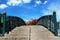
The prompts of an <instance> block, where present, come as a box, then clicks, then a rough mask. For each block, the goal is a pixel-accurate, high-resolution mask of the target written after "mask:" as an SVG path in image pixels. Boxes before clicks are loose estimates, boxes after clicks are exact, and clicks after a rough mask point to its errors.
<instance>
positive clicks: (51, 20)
mask: <svg viewBox="0 0 60 40" xmlns="http://www.w3.org/2000/svg"><path fill="white" fill-rule="evenodd" d="M36 25H43V26H44V27H46V28H47V29H49V30H50V31H51V32H53V33H54V34H55V36H58V26H57V20H56V12H55V11H54V12H53V15H46V16H42V17H40V18H39V19H38V20H37V23H36Z"/></svg>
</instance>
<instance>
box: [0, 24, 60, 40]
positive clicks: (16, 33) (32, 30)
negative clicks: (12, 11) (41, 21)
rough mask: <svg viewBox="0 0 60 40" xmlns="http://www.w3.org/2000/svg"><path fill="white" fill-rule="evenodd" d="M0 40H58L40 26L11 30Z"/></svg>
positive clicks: (59, 38)
mask: <svg viewBox="0 0 60 40" xmlns="http://www.w3.org/2000/svg"><path fill="white" fill-rule="evenodd" d="M0 40H60V37H56V36H55V35H54V34H53V33H52V32H50V31H49V30H48V29H47V28H45V27H43V26H40V25H29V26H20V27H16V28H15V29H13V30H12V31H11V32H9V34H7V33H5V36H4V37H0Z"/></svg>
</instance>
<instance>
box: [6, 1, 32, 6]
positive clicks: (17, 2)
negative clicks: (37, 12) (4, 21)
mask: <svg viewBox="0 0 60 40" xmlns="http://www.w3.org/2000/svg"><path fill="white" fill-rule="evenodd" d="M30 2H31V0H8V2H7V4H8V5H11V6H17V5H20V4H23V3H30Z"/></svg>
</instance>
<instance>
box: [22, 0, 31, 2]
mask: <svg viewBox="0 0 60 40" xmlns="http://www.w3.org/2000/svg"><path fill="white" fill-rule="evenodd" d="M23 2H24V3H30V2H31V0H23Z"/></svg>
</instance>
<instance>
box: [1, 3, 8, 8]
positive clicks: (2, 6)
mask: <svg viewBox="0 0 60 40" xmlns="http://www.w3.org/2000/svg"><path fill="white" fill-rule="evenodd" d="M6 7H8V6H7V5H6V4H1V5H0V9H4V8H6Z"/></svg>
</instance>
